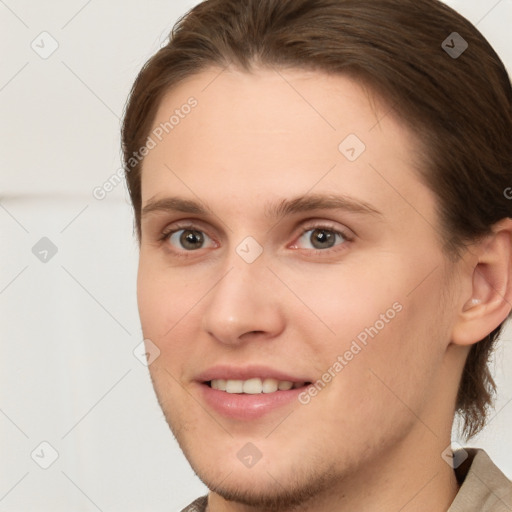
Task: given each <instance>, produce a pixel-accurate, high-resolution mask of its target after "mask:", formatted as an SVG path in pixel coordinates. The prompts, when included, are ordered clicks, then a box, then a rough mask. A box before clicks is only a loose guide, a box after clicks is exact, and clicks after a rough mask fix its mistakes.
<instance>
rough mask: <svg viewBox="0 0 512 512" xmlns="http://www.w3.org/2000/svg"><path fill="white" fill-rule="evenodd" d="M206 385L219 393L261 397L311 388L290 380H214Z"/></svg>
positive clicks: (254, 378)
mask: <svg viewBox="0 0 512 512" xmlns="http://www.w3.org/2000/svg"><path fill="white" fill-rule="evenodd" d="M204 384H205V385H207V386H208V387H210V388H211V389H215V390H217V391H224V392H225V393H230V394H240V395H259V394H262V393H265V394H268V393H276V392H279V391H289V390H291V389H300V388H304V387H306V386H309V385H310V384H311V382H304V381H302V382H294V381H290V380H277V379H274V378H261V377H253V378H250V379H247V380H239V379H212V380H209V381H205V382H204Z"/></svg>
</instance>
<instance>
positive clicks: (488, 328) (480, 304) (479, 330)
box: [451, 218, 512, 345]
mask: <svg viewBox="0 0 512 512" xmlns="http://www.w3.org/2000/svg"><path fill="white" fill-rule="evenodd" d="M471 252H472V253H474V254H475V255H476V257H477V261H476V263H475V264H474V266H473V274H472V286H471V288H470V291H471V293H470V294H469V295H470V296H467V297H464V298H463V299H464V300H463V301H462V303H461V306H460V310H459V313H458V316H457V319H456V322H455V324H454V327H453V331H452V337H451V341H452V343H454V344H456V345H472V344H474V343H477V342H478V341H480V340H482V339H484V338H485V337H486V336H487V335H488V334H490V333H491V332H492V331H493V330H494V329H495V328H496V327H498V325H500V324H501V323H502V322H503V321H504V320H505V319H506V318H507V317H508V314H509V313H510V310H511V309H512V219H510V218H507V219H502V220H501V221H499V222H497V223H496V224H495V225H494V226H493V229H492V233H491V234H490V235H488V236H486V237H485V238H484V239H483V240H482V241H480V242H479V243H478V244H477V245H476V246H472V250H471Z"/></svg>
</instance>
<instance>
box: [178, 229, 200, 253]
mask: <svg viewBox="0 0 512 512" xmlns="http://www.w3.org/2000/svg"><path fill="white" fill-rule="evenodd" d="M203 242H204V238H203V235H202V234H201V232H200V231H193V230H191V229H186V230H184V231H183V233H182V234H181V236H180V243H181V245H182V246H183V247H184V248H185V249H200V248H201V246H202V245H203Z"/></svg>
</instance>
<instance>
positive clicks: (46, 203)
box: [0, 0, 512, 512]
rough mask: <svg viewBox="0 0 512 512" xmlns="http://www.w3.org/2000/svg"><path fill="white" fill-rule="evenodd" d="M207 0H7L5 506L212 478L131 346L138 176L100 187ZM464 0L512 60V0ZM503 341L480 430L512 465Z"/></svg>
mask: <svg viewBox="0 0 512 512" xmlns="http://www.w3.org/2000/svg"><path fill="white" fill-rule="evenodd" d="M196 3H197V2H194V1H184V0H166V1H162V0H158V1H152V2H151V3H149V2H142V1H141V0H139V1H135V0H129V1H121V0H117V1H109V2H107V1H105V0H103V1H101V0H92V1H89V2H87V1H85V0H73V1H70V0H67V1H64V0H60V1H56V0H53V1H46V2H36V1H29V0H5V1H0V38H1V39H0V42H1V50H0V51H1V56H2V57H1V63H2V65H1V66H0V119H1V123H0V130H1V131H0V141H1V142H0V145H1V146H0V237H1V238H0V240H1V244H0V258H1V259H0V308H1V309H0V310H1V322H0V336H1V358H0V439H1V441H0V442H1V445H0V512H3V511H29V510H34V511H39V512H43V511H52V512H58V511H66V512H67V511H70V510H74V511H95V510H101V511H123V512H127V511H142V510H144V511H162V512H163V511H171V510H180V509H181V507H183V506H185V505H186V504H187V503H189V502H190V501H192V500H193V499H194V498H196V497H197V496H199V495H201V494H203V493H204V492H205V488H204V487H203V485H202V484H201V483H200V482H199V481H198V479H197V478H196V477H195V476H194V475H193V472H192V470H191V469H190V468H189V466H188V463H187V462H186V460H185V459H184V457H183V455H182V454H181V452H180V450H179V448H178V446H177V444H176V442H175V441H174V439H173V438H172V435H171V434H170V431H169V429H168V427H167V425H166V423H165V421H164V419H163V415H162V413H161V411H160V409H159V407H158V404H157V402H156V398H155V396H154V394H153V390H152V388H151V384H150V380H149V376H148V372H147V369H146V368H145V367H144V366H143V365H142V364H141V363H140V362H139V361H138V360H137V359H136V358H135V357H134V355H133V353H132V351H133V349H134V348H135V347H136V346H137V345H138V344H139V343H140V341H141V339H142V336H141V330H140V325H139V321H138V315H137V306H136V295H135V293H136V290H135V277H136V266H137V247H136V243H135V238H134V237H133V236H132V214H131V208H130V205H129V203H128V194H127V191H126V188H125V186H124V184H123V185H119V186H118V187H117V188H116V189H115V190H114V191H113V192H111V193H110V194H109V195H108V197H107V198H106V199H105V200H103V201H99V200H96V199H95V198H94V197H93V196H92V190H93V189H94V187H97V186H99V185H101V184H102V183H104V182H105V181H106V180H107V179H108V178H109V177H110V176H111V175H112V174H114V173H115V172H116V171H117V170H118V169H119V167H120V144H119V127H120V117H121V115H122V112H123V108H124V103H125V100H126V97H127V94H128V92H129V89H130V87H131V84H132V82H133V80H134V79H135V76H136V74H137V72H138V71H139V69H140V67H141V66H142V64H143V63H144V62H145V61H146V60H147V58H148V57H149V56H150V55H152V54H153V53H154V52H155V51H156V50H157V49H158V48H159V47H160V45H161V44H162V43H163V42H164V40H165V38H166V37H167V34H168V32H169V30H170V28H171V26H172V25H173V23H174V22H175V21H176V19H177V18H178V16H179V15H181V14H183V13H185V12H186V11H187V10H188V9H189V8H191V7H192V6H193V5H195V4H196ZM449 4H450V5H452V6H453V7H455V8H456V9H457V10H459V11H460V12H461V13H462V14H464V15H465V16H466V17H468V18H469V19H470V20H471V21H472V22H473V23H475V24H477V26H478V28H479V29H480V30H481V31H482V32H483V33H484V35H485V36H486V37H487V38H488V39H489V40H490V42H491V43H492V44H493V45H494V46H495V48H496V50H497V51H498V53H499V54H500V56H501V57H502V59H503V60H504V62H505V63H506V65H507V67H508V69H509V70H511V69H512V38H511V35H510V28H511V27H512V1H511V0H501V1H497V0H471V1H470V0H453V1H450V2H449ZM43 31H47V32H49V33H50V34H51V36H52V37H53V38H54V39H55V40H56V41H57V42H58V45H59V47H58V49H57V50H56V51H55V53H53V55H51V56H50V57H49V58H48V59H42V58H41V57H40V56H39V55H38V54H36V53H35V51H34V50H33V49H32V48H31V43H32V41H33V40H34V39H36V38H37V37H38V35H39V34H40V33H41V32H43ZM37 41H38V40H37V39H36V42H37ZM47 44H48V45H49V41H48V42H47ZM48 47H49V46H46V48H48ZM475 72H476V73H478V72H479V70H478V69H475ZM511 186H512V183H511ZM42 237H48V238H49V239H50V240H51V241H52V242H53V243H54V244H55V246H56V247H57V250H58V252H57V254H56V255H55V256H54V257H53V258H52V259H51V260H49V261H48V262H47V263H43V262H41V261H39V260H38V259H37V258H36V257H35V256H34V254H33V253H32V247H33V246H34V244H36V242H38V241H39V240H40V239H41V238H42ZM497 356H498V357H497V362H496V373H497V381H498V385H499V399H498V403H497V408H496V410H497V411H498V412H497V414H496V415H495V417H494V418H493V419H492V421H491V423H490V425H489V427H488V428H487V429H486V431H485V433H484V434H482V435H480V436H479V437H478V438H476V439H475V440H474V441H473V444H475V445H478V446H480V447H483V448H485V449H486V450H487V451H488V452H489V453H490V455H491V456H492V458H493V459H494V460H495V461H496V463H497V464H498V465H499V466H500V467H501V468H502V469H503V470H504V471H505V473H506V474H507V475H508V476H509V477H512V439H511V436H510V425H511V424H512V377H511V372H510V370H507V372H506V373H505V372H504V369H505V368H508V369H510V368H511V367H512V347H511V331H510V330H508V331H507V332H506V333H505V336H504V338H503V341H502V345H501V348H500V350H499V351H498V354H497ZM509 401H510V402H509ZM42 441H47V442H49V443H50V444H51V445H52V446H53V447H54V448H55V449H56V450H57V452H58V453H59V457H58V459H57V460H56V461H55V463H54V464H53V465H52V466H51V467H49V468H48V469H46V470H44V469H41V468H40V467H39V466H38V465H37V464H36V463H35V462H34V460H33V459H32V458H31V452H32V451H33V450H34V449H36V448H37V447H38V446H39V444H40V443H41V442H42ZM43 452H44V453H45V457H48V454H49V453H50V450H49V449H48V448H46V449H45V448H44V447H43ZM37 453H39V454H41V453H42V452H41V448H39V451H37V450H36V454H37ZM418 464H421V461H420V460H418Z"/></svg>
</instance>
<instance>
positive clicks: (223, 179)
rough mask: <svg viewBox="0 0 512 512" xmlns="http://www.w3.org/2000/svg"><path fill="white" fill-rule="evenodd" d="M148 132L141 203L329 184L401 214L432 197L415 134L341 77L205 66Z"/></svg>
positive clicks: (164, 104)
mask: <svg viewBox="0 0 512 512" xmlns="http://www.w3.org/2000/svg"><path fill="white" fill-rule="evenodd" d="M191 99H192V100H191ZM187 105H194V106H193V107H191V108H189V107H188V106H187ZM155 134H156V135H155ZM149 136H150V137H151V138H152V139H153V140H154V142H155V146H154V148H153V149H151V150H150V152H149V154H148V155H147V156H146V157H145V159H144V163H143V172H142V201H143V204H144V203H145V201H147V200H148V199H149V198H154V197H155V196H158V195H165V192H166V191H168V192H169V191H173V193H174V194H180V195H185V196H187V197H192V196H196V199H197V197H200V198H203V199H204V200H205V201H206V202H207V203H208V204H212V202H213V203H215V201H216V200H222V201H224V202H226V201H227V200H228V199H229V200H231V201H232V203H233V204H234V203H235V201H238V202H239V203H240V204H244V203H246V202H247V201H250V200H251V199H254V197H255V196H261V197H262V198H272V197H273V196H275V197H276V198H279V197H283V196H284V195H288V196H297V195H300V194H305V193H307V192H308V191H312V190H314V192H315V193H322V192H324V193H325V192H328V191H333V190H336V191H337V192H342V193H344V194H350V195H354V196H357V197H360V198H365V199H369V198H371V199H372V201H373V203H374V204H375V205H376V207H377V208H379V209H386V208H388V209H389V208H390V207H394V208H395V210H399V211H400V212H402V213H404V212H407V211H408V210H410V207H411V206H410V204H408V203H410V202H414V201H415V196H416V195H418V193H422V194H423V201H425V200H427V202H428V200H431V199H432V198H431V197H428V196H429V194H428V191H427V190H426V189H425V187H423V185H422V184H421V183H420V182H419V180H418V178H417V176H416V173H415V172H414V168H415V166H416V165H417V162H416V154H417V151H416V149H417V141H415V139H414V134H412V133H411V132H410V131H409V130H407V129H406V128H405V127H404V126H402V124H401V123H400V122H398V121H397V120H396V119H394V118H393V117H392V116H391V114H390V110H389V108H388V107H387V105H386V104H385V102H381V101H379V100H378V99H377V98H376V97H375V96H373V95H371V94H370V93H369V91H368V90H367V89H365V88H363V86H362V85H361V84H359V83H357V82H356V81H354V80H353V79H350V78H349V77H345V76H341V75H328V74H325V73H321V72H316V71H314V72H313V71H301V70H290V69H287V70H282V69H281V70H278V69H259V70H255V71H253V72H252V73H246V72H241V71H236V70H220V69H217V68H211V69H208V70H206V71H204V72H201V73H200V74H198V75H195V76H192V77H190V78H188V79H187V80H186V81H184V82H182V83H180V84H179V85H178V86H177V87H176V88H174V89H173V90H172V91H170V92H169V93H168V94H167V95H165V96H164V98H163V100H162V101H161V104H160V106H159V109H158V111H157V114H156V117H155V121H154V123H153V127H152V130H151V133H150V134H149ZM159 139H161V140H159ZM228 191H230V192H231V193H230V194H227V192H228ZM404 197H405V198H409V199H410V201H407V200H406V201H404ZM431 206H432V205H431V204H425V209H426V210H428V209H429V208H430V207H431Z"/></svg>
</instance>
